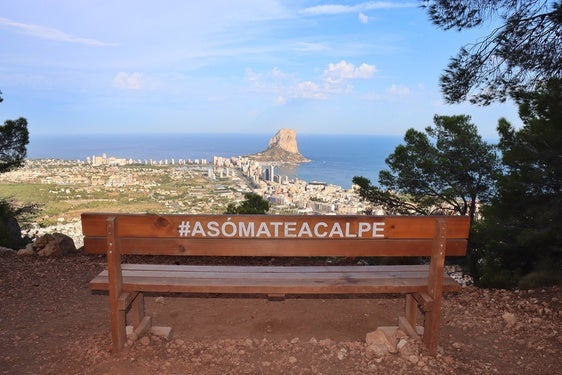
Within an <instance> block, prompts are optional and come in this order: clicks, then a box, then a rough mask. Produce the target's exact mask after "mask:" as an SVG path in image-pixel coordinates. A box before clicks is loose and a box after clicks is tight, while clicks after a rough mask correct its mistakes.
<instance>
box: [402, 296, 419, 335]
mask: <svg viewBox="0 0 562 375" xmlns="http://www.w3.org/2000/svg"><path fill="white" fill-rule="evenodd" d="M405 312H406V316H405V317H406V320H408V322H409V323H410V324H411V325H412V326H413V327H415V326H416V320H417V316H418V304H417V302H416V300H415V299H414V297H413V295H412V294H411V293H408V294H406V307H405Z"/></svg>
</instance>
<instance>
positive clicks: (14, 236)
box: [0, 213, 24, 249]
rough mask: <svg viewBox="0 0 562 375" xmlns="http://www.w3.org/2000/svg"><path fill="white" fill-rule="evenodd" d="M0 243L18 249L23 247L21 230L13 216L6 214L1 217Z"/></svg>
mask: <svg viewBox="0 0 562 375" xmlns="http://www.w3.org/2000/svg"><path fill="white" fill-rule="evenodd" d="M0 241H1V242H2V244H3V245H5V246H8V247H10V248H12V247H13V248H14V249H17V248H19V247H20V246H23V244H24V243H23V238H22V236H21V228H20V226H19V224H18V221H17V220H16V218H15V217H14V216H12V214H6V213H5V214H4V215H3V216H2V217H0Z"/></svg>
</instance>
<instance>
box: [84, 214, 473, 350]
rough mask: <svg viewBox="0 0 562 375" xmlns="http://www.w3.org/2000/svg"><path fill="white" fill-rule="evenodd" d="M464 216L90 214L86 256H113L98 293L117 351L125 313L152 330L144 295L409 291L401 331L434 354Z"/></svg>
mask: <svg viewBox="0 0 562 375" xmlns="http://www.w3.org/2000/svg"><path fill="white" fill-rule="evenodd" d="M469 227H470V220H469V218H468V217H466V216H273V215H234V216H232V215H153V214H119V213H83V214H82V230H83V234H84V249H85V252H86V253H90V254H107V270H106V271H102V272H101V273H100V274H99V275H98V276H96V277H95V278H94V279H93V280H92V281H91V282H90V289H92V290H102V291H108V292H109V301H110V318H111V330H112V340H113V350H114V352H119V351H120V350H121V349H122V348H123V347H124V345H125V342H126V340H127V333H126V332H127V327H126V326H127V322H126V320H127V312H128V311H129V316H130V320H131V323H132V326H133V330H134V333H133V334H132V335H131V337H133V338H134V337H138V336H140V335H142V334H143V333H144V332H146V331H147V330H148V329H150V327H151V318H150V316H147V315H145V313H144V297H143V293H145V292H153V293H169V292H171V293H220V294H225V293H231V294H252V295H255V294H262V295H265V296H268V297H270V298H283V297H284V296H285V295H306V294H319V295H323V294H327V295H350V294H362V295H363V294H380V293H404V294H405V295H406V308H405V315H404V316H403V317H399V319H398V324H399V326H400V327H401V328H402V329H403V330H404V331H405V332H406V333H408V334H409V335H410V336H413V337H417V336H418V334H417V331H416V319H417V312H418V309H419V310H420V311H421V312H422V313H423V318H424V330H423V337H422V339H423V342H424V343H425V345H426V347H427V349H428V351H429V352H430V354H432V355H435V354H436V351H437V345H438V337H439V324H440V312H441V299H442V293H443V292H444V291H456V290H459V289H460V285H459V284H458V283H457V282H455V280H453V279H452V278H451V277H450V276H448V275H447V274H446V273H445V272H444V270H443V266H444V261H445V256H446V255H448V256H463V255H465V254H466V246H467V239H468V232H469ZM122 254H139V255H172V256H181V255H185V256H237V257H240V256H252V257H256V256H257V257H420V256H421V257H430V258H431V261H430V264H429V265H399V266H361V265H357V266H294V267H293V266H288V267H279V266H235V265H232V266H224V265H221V266H198V265H165V264H160V265H158V264H121V255H122Z"/></svg>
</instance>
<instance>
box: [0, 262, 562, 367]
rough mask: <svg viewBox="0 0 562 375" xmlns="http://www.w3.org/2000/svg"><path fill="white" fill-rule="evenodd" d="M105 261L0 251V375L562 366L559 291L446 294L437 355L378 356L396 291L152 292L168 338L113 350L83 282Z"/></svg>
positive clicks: (102, 315) (410, 351)
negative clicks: (282, 296)
mask: <svg viewBox="0 0 562 375" xmlns="http://www.w3.org/2000/svg"><path fill="white" fill-rule="evenodd" d="M104 262H105V259H104V258H103V257H99V256H87V255H82V254H77V255H70V256H64V257H59V258H50V259H47V258H37V257H33V256H28V257H23V256H16V255H14V254H13V253H12V252H5V253H2V254H0V301H1V304H0V373H2V374H112V375H119V374H365V373H380V374H387V373H388V374H412V373H421V374H483V373H486V374H487V373H497V374H556V373H559V374H562V366H561V365H562V361H561V359H560V358H562V353H561V351H562V301H561V298H562V296H561V291H560V289H559V288H544V289H540V290H528V291H504V290H481V289H478V288H475V287H464V288H463V289H462V291H461V292H459V293H453V294H448V295H447V296H446V298H445V301H444V306H443V314H442V330H441V338H440V344H441V347H440V349H439V354H438V355H437V356H436V357H430V356H428V355H427V353H426V352H425V350H424V349H423V347H422V346H421V345H420V344H419V343H418V342H415V341H413V340H402V341H401V344H399V346H400V350H397V352H396V353H394V354H392V353H388V354H385V355H383V356H379V355H378V354H377V353H375V352H373V351H372V350H371V349H369V346H368V345H367V343H366V342H365V335H366V333H368V332H371V331H374V330H375V329H376V328H377V327H378V326H390V325H394V324H395V322H396V316H397V315H398V314H401V312H402V308H403V297H402V296H381V297H380V298H352V299H333V298H321V297H318V298H297V299H287V300H285V301H281V302H271V301H267V300H265V299H262V298H232V297H221V296H218V297H217V296H213V297H212V298H195V297H193V296H187V297H186V296H171V295H167V296H163V297H162V296H149V297H148V298H147V310H148V312H149V313H150V314H151V315H152V316H153V320H154V322H155V324H160V325H171V326H173V328H174V337H173V338H172V339H171V340H170V341H167V340H164V339H162V338H159V337H157V336H145V337H144V338H142V339H140V340H138V341H136V342H135V343H134V344H133V345H132V346H130V347H128V348H127V349H126V350H124V351H123V352H122V353H121V354H120V355H117V356H115V355H112V354H111V353H110V347H111V340H110V332H109V316H108V298H107V295H104V294H94V293H92V292H90V291H89V289H88V286H87V284H88V281H89V280H90V279H91V278H92V277H93V276H94V275H95V274H97V273H98V272H99V271H100V270H102V269H103V267H104Z"/></svg>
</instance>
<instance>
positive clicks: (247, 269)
mask: <svg viewBox="0 0 562 375" xmlns="http://www.w3.org/2000/svg"><path fill="white" fill-rule="evenodd" d="M121 269H122V270H131V271H134V270H137V271H141V270H144V271H165V272H174V271H178V272H183V271H189V272H209V271H213V272H229V273H260V272H262V273H285V272H289V273H299V272H300V273H323V272H329V273H331V272H354V273H361V272H366V273H373V272H387V271H400V272H425V273H426V274H427V273H428V272H429V265H427V264H425V265H424V264H412V265H389V266H386V265H384V266H359V265H357V266H338V265H331V266H317V265H310V266H225V265H201V266H200V265H185V264H184V265H177V264H144V263H142V264H140V263H139V264H137V263H125V264H122V265H121Z"/></svg>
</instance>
